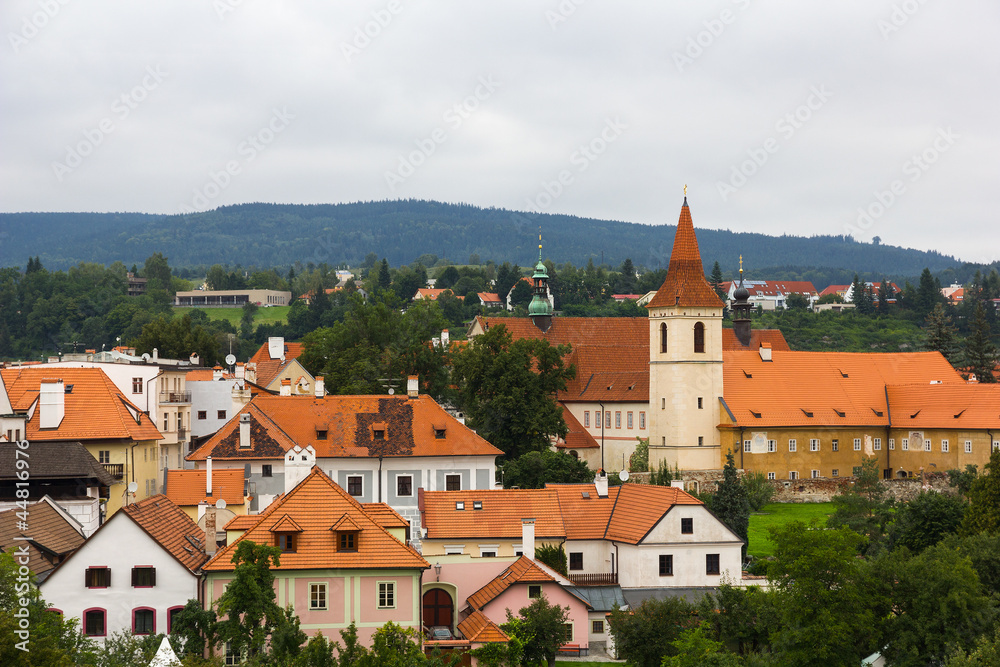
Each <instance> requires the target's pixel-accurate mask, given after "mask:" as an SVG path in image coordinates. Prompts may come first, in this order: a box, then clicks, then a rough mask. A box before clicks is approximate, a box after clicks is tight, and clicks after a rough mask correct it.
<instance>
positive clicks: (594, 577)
mask: <svg viewBox="0 0 1000 667" xmlns="http://www.w3.org/2000/svg"><path fill="white" fill-rule="evenodd" d="M569 580H570V581H572V582H573V583H574V584H576V585H577V586H613V585H615V584H617V583H618V573H617V572H601V573H598V574H573V573H572V572H571V573H570V575H569Z"/></svg>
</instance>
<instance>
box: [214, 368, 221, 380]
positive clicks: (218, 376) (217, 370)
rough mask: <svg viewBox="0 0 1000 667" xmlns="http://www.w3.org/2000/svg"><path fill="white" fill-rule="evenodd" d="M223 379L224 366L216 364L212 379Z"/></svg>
mask: <svg viewBox="0 0 1000 667" xmlns="http://www.w3.org/2000/svg"><path fill="white" fill-rule="evenodd" d="M221 379H222V366H216V367H214V368H213V369H212V380H214V381H216V382H218V381H219V380H221Z"/></svg>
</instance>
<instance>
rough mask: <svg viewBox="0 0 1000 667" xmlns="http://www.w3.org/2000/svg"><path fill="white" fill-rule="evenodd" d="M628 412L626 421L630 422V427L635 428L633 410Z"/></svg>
mask: <svg viewBox="0 0 1000 667" xmlns="http://www.w3.org/2000/svg"><path fill="white" fill-rule="evenodd" d="M626 414H627V417H626V423H627V424H628V427H629V428H634V425H635V422H634V421H633V420H632V411H631V410H629V411H628V413H626Z"/></svg>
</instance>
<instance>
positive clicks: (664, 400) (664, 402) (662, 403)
mask: <svg viewBox="0 0 1000 667" xmlns="http://www.w3.org/2000/svg"><path fill="white" fill-rule="evenodd" d="M660 409H661V410H666V409H667V398H666V397H665V396H661V397H660Z"/></svg>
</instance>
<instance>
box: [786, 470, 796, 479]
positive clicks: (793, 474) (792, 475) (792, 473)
mask: <svg viewBox="0 0 1000 667" xmlns="http://www.w3.org/2000/svg"><path fill="white" fill-rule="evenodd" d="M798 478H799V473H797V472H796V471H794V470H789V471H788V479H798Z"/></svg>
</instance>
